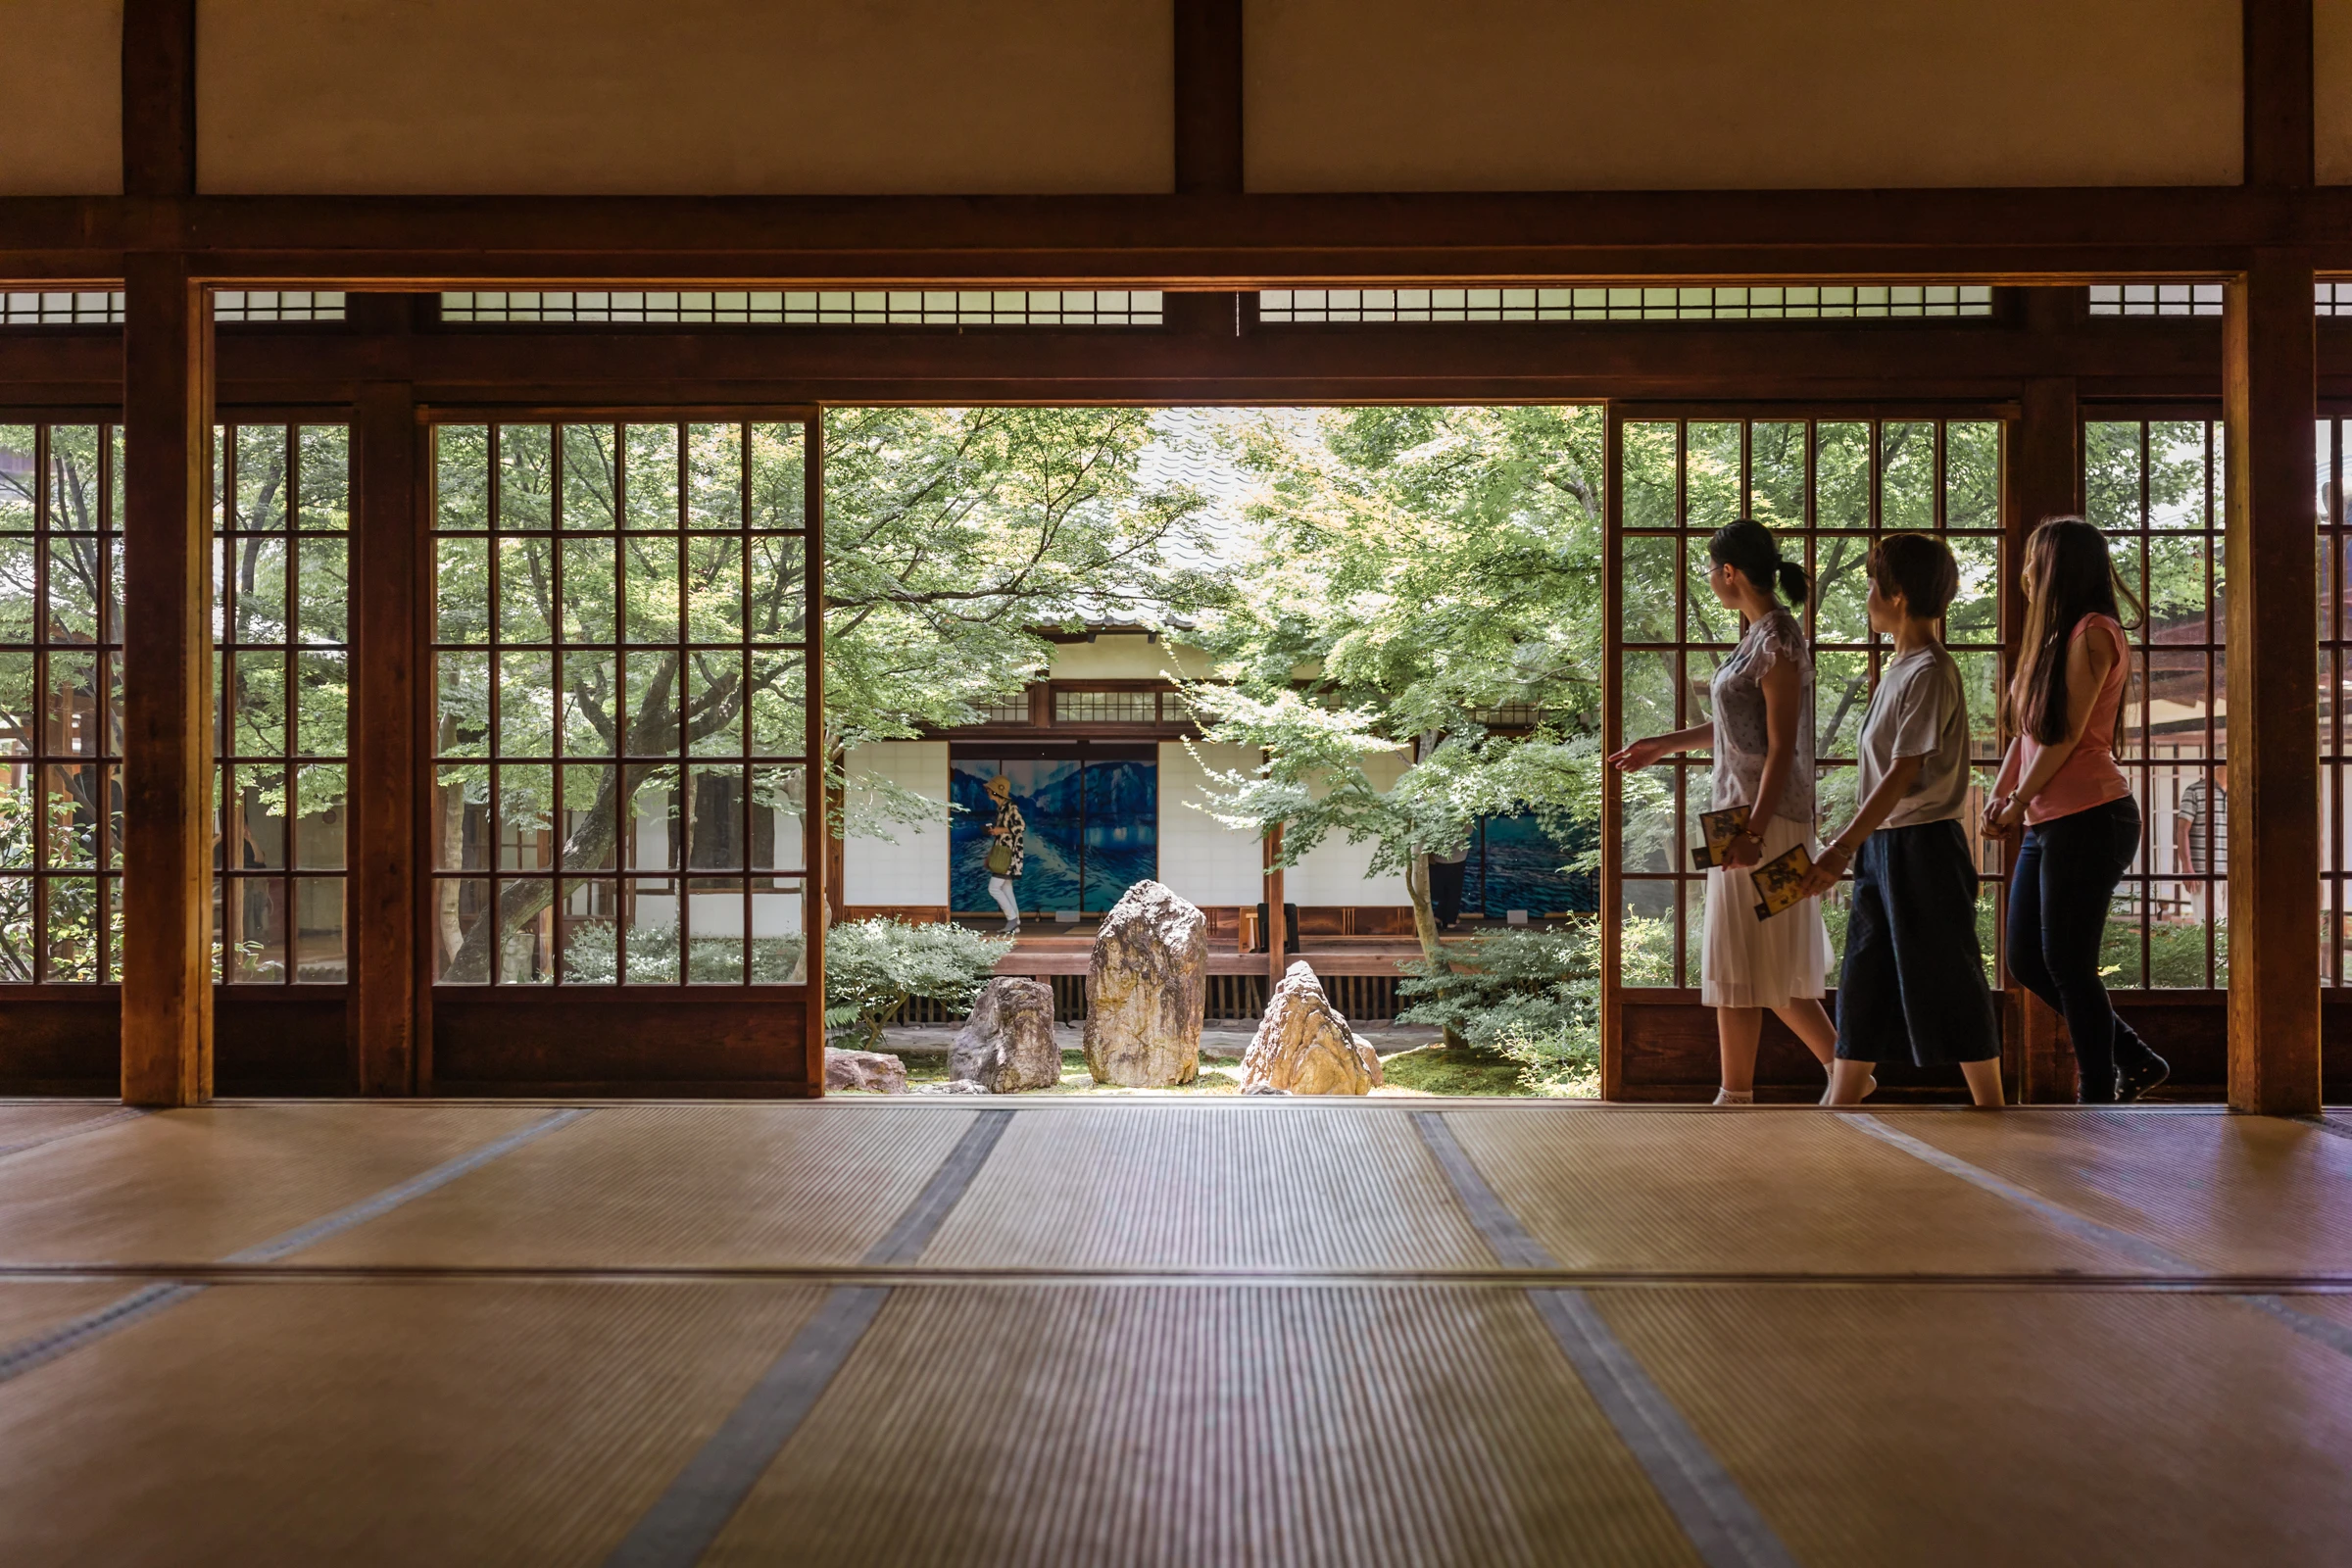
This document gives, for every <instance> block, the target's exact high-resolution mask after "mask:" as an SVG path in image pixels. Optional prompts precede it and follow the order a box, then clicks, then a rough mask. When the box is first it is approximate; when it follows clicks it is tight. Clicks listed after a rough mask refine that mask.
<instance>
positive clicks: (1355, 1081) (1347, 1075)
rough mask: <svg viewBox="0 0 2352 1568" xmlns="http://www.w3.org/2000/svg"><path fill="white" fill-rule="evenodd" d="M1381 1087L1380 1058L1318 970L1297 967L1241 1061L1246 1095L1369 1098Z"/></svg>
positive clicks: (1270, 1005) (1287, 976)
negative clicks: (1329, 994)
mask: <svg viewBox="0 0 2352 1568" xmlns="http://www.w3.org/2000/svg"><path fill="white" fill-rule="evenodd" d="M1380 1084H1381V1072H1380V1057H1379V1056H1377V1055H1375V1054H1373V1051H1372V1048H1371V1047H1370V1046H1368V1045H1366V1044H1364V1042H1362V1041H1361V1040H1358V1039H1357V1038H1356V1037H1355V1032H1354V1031H1353V1030H1351V1029H1349V1028H1348V1020H1347V1019H1345V1018H1343V1017H1341V1016H1340V1013H1339V1009H1338V1008H1336V1007H1334V1006H1333V1005H1331V1001H1330V999H1329V998H1327V997H1325V996H1324V995H1323V986H1322V983H1321V982H1320V981H1318V980H1317V979H1316V978H1315V971H1314V970H1312V969H1310V968H1308V967H1307V966H1306V964H1305V963H1304V962H1299V963H1294V964H1292V965H1291V967H1290V969H1289V971H1288V972H1286V973H1285V974H1284V975H1283V977H1282V983H1281V984H1280V985H1278V986H1276V987H1275V988H1274V995H1273V997H1272V999H1271V1000H1269V1001H1268V1002H1267V1003H1266V1015H1265V1016H1264V1017H1263V1018H1261V1019H1259V1020H1258V1024H1257V1034H1256V1035H1255V1036H1254V1037H1253V1038H1252V1039H1251V1040H1250V1050H1249V1051H1248V1052H1247V1053H1246V1054H1244V1055H1243V1057H1242V1093H1243V1094H1245V1095H1247V1094H1257V1093H1265V1092H1269V1091H1281V1092H1287V1093H1290V1094H1296V1095H1368V1094H1370V1093H1371V1092H1372V1091H1373V1090H1375V1089H1377V1088H1379V1087H1380Z"/></svg>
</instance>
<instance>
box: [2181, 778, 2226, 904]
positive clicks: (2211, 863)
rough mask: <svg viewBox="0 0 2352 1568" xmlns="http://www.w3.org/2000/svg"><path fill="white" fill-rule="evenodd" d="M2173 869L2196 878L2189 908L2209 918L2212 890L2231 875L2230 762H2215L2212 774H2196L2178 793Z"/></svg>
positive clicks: (2190, 895) (2193, 882)
mask: <svg viewBox="0 0 2352 1568" xmlns="http://www.w3.org/2000/svg"><path fill="white" fill-rule="evenodd" d="M2173 862H2174V868H2175V869H2177V870H2180V871H2183V872H2186V873H2187V874H2188V875H2189V876H2191V877H2193V878H2194V879H2195V880H2193V881H2191V882H2190V883H2189V885H2188V888H2189V900H2190V904H2189V907H2191V908H2193V909H2195V910H2196V911H2197V916H2196V917H2197V918H2198V919H2199V920H2203V919H2206V918H2209V917H2210V915H2211V913H2212V911H2213V909H2214V908H2215V907H2217V906H2216V900H2215V898H2214V893H2215V890H2216V889H2218V888H2219V887H2220V886H2221V884H2222V883H2223V881H2225V880H2227V879H2228V877H2229V763H2227V762H2217V763H2215V764H2214V769H2213V774H2212V777H2211V779H2210V781H2209V780H2208V778H2207V776H2206V775H2205V774H2203V773H2199V774H2198V775H2197V776H2196V778H2195V779H2194V780H2193V781H2192V782H2191V783H2190V784H2189V786H2188V788H2187V789H2185V790H2182V791H2181V792H2180V809H2179V810H2178V811H2177V812H2175V813H2174V816H2173Z"/></svg>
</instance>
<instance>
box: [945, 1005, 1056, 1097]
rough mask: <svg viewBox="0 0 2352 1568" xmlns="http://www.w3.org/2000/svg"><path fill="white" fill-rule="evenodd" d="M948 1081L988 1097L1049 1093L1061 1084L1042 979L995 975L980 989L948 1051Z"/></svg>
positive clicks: (1051, 1016) (1051, 1008)
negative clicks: (973, 1087)
mask: <svg viewBox="0 0 2352 1568" xmlns="http://www.w3.org/2000/svg"><path fill="white" fill-rule="evenodd" d="M948 1077H949V1079H950V1080H951V1081H952V1082H956V1083H970V1084H977V1085H978V1086H979V1087H981V1088H982V1089H985V1090H987V1091H988V1092H989V1093H990V1094H992V1095H1012V1094H1018V1093H1020V1092H1021V1091H1022V1090H1024V1089H1052V1088H1054V1086H1055V1085H1057V1084H1059V1083H1060V1082H1061V1047H1060V1045H1059V1044H1058V1043H1056V1042H1055V1040H1054V988H1053V986H1051V985H1050V984H1048V983H1047V982H1045V981H1043V980H1025V979H1022V978H1020V977H1019V976H1016V975H999V976H998V977H997V978H996V979H994V980H991V981H990V982H989V983H988V984H987V985H985V986H983V987H982V988H981V990H980V998H979V1000H978V1001H977V1002H975V1003H973V1004H972V1015H971V1016H970V1017H969V1018H966V1019H965V1020H964V1021H963V1027H962V1028H961V1029H960V1030H958V1031H956V1040H955V1043H954V1044H953V1045H951V1046H950V1047H949V1048H948Z"/></svg>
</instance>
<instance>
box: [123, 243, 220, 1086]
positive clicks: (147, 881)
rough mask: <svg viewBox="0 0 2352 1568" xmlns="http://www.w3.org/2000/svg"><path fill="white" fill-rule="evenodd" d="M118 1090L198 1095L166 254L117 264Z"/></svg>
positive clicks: (188, 455) (184, 501)
mask: <svg viewBox="0 0 2352 1568" xmlns="http://www.w3.org/2000/svg"><path fill="white" fill-rule="evenodd" d="M123 286H124V289H125V292H126V293H127V295H128V299H127V303H126V306H125V310H124V317H123V443H124V447H125V451H124V455H123V456H124V466H125V470H126V471H125V486H124V489H125V494H124V497H123V500H124V507H123V546H124V549H123V557H124V560H123V608H124V613H123V776H124V789H123V1101H124V1103H128V1104H133V1105H195V1104H202V1103H204V1102H205V1101H207V1100H210V1099H211V1098H212V1094H213V956H212V907H213V896H212V887H213V873H212V858H213V837H214V835H213V819H212V782H213V780H212V772H213V712H212V685H213V682H212V667H213V646H212V618H211V613H210V612H211V601H210V597H209V595H208V593H207V588H208V586H209V583H208V578H207V572H206V566H207V564H208V563H209V562H210V561H211V560H212V548H211V547H212V539H211V526H210V518H209V516H208V515H207V513H208V507H207V505H206V502H207V497H206V494H205V492H206V487H207V482H208V479H209V476H210V473H211V464H210V462H209V459H208V449H209V445H210V441H211V436H212V425H213V418H212V400H213V364H212V360H213V353H212V349H213V327H212V309H211V305H210V302H209V301H208V300H207V299H206V298H205V293H204V289H203V288H202V287H201V286H200V285H199V284H197V283H196V282H195V281H194V280H193V279H192V278H191V276H190V275H189V268H188V261H187V258H186V257H185V256H179V255H144V254H142V255H133V256H131V257H129V258H127V259H126V260H125V263H124V267H123Z"/></svg>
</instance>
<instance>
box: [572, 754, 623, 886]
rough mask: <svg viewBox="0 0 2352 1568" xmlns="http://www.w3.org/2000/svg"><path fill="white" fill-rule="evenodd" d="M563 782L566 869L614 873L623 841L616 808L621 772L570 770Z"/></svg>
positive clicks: (582, 768)
mask: <svg viewBox="0 0 2352 1568" xmlns="http://www.w3.org/2000/svg"><path fill="white" fill-rule="evenodd" d="M562 782H563V785H564V869H566V870H571V871H594V870H611V869H612V868H613V865H614V864H615V863H617V857H618V847H619V840H620V833H619V829H618V821H619V814H618V811H617V809H616V803H617V798H618V792H619V788H620V770H619V769H618V768H613V767H566V768H564V770H563V773H562Z"/></svg>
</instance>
